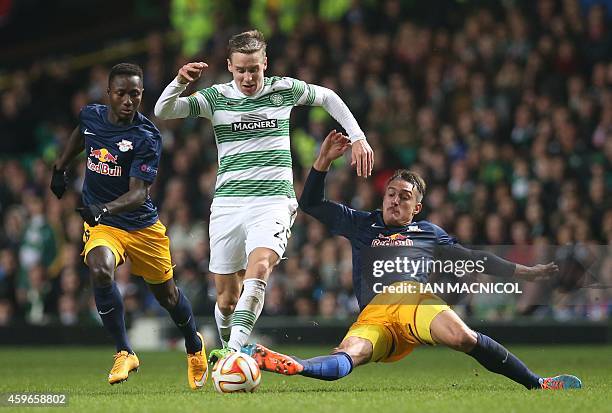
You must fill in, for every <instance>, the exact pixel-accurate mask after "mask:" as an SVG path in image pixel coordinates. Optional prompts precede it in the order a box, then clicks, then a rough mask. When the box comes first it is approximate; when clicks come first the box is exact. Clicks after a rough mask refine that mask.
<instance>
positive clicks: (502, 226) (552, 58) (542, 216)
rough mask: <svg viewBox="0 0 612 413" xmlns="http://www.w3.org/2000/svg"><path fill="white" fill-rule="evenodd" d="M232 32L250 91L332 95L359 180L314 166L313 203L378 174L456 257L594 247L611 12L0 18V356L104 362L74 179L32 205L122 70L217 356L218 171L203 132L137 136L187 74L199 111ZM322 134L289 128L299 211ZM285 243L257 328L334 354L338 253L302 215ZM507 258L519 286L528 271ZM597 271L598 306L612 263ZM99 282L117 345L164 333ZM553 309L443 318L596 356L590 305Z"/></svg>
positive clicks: (341, 251) (601, 192)
mask: <svg viewBox="0 0 612 413" xmlns="http://www.w3.org/2000/svg"><path fill="white" fill-rule="evenodd" d="M58 10H59V11H61V12H58ZM252 27H257V28H259V29H261V30H262V31H264V33H265V34H266V38H267V40H268V59H269V66H268V71H267V73H268V75H272V74H274V75H287V76H292V77H297V78H300V79H302V80H305V81H307V82H310V83H316V84H320V85H323V86H326V87H329V88H331V89H333V90H335V91H337V92H338V94H339V95H340V96H341V97H342V98H343V99H344V101H345V102H346V103H347V105H348V106H349V108H350V109H351V111H352V112H353V113H354V114H355V117H356V118H357V119H358V121H359V122H360V124H361V126H362V128H363V130H364V131H365V132H366V135H367V137H368V141H369V142H370V144H371V145H372V147H373V149H374V151H375V155H376V164H375V170H374V175H373V177H372V178H370V179H368V180H362V179H359V178H357V177H356V176H355V173H354V171H352V170H351V168H350V167H349V166H348V165H347V164H346V161H345V162H344V163H343V162H340V163H339V164H336V165H335V166H334V169H333V171H332V173H331V174H330V176H329V178H328V184H327V195H328V197H329V198H331V199H334V200H338V201H342V202H344V203H347V204H350V205H351V206H352V207H354V208H358V209H372V208H376V207H378V206H379V205H378V201H379V199H380V195H381V193H382V192H381V191H382V188H383V187H384V184H385V181H386V179H387V178H388V177H389V176H390V174H391V173H392V171H393V170H394V169H395V168H398V167H405V168H411V169H414V170H417V171H419V172H420V173H421V174H422V175H423V176H424V177H425V180H426V181H427V183H428V193H427V196H426V197H425V201H424V203H425V208H424V211H423V213H422V214H421V216H420V217H421V218H424V219H428V220H430V221H432V222H434V223H436V224H438V225H440V226H442V227H443V228H445V229H446V230H447V231H448V232H449V233H451V234H454V235H456V236H457V238H458V239H459V240H460V241H461V242H462V243H463V244H466V245H518V246H524V245H563V244H566V243H571V242H580V243H585V244H593V245H602V246H606V245H610V243H611V241H612V208H611V206H610V193H611V191H610V188H612V2H610V1H595V0H564V1H553V0H538V1H501V2H488V1H451V0H448V1H444V0H430V1H428V2H420V1H416V0H413V1H411V0H405V1H402V0H386V1H373V0H372V1H368V0H363V1H350V0H337V1H336V0H330V1H326V0H319V1H313V2H302V1H297V0H294V1H290V0H278V1H261V0H252V1H233V2H221V1H219V2H207V1H196V0H192V1H190V0H175V1H162V2H157V1H148V0H133V1H121V2H119V1H98V0H94V1H90V2H81V1H76V0H61V1H57V2H44V1H35V0H29V1H27V0H24V1H11V0H4V1H0V56H1V59H0V94H1V100H0V101H1V107H0V221H1V222H2V227H1V229H0V326H2V327H0V331H4V332H5V333H2V334H0V337H2V338H1V339H0V342H4V343H13V344H16V343H19V342H23V341H24V340H25V341H27V340H28V338H29V339H30V340H34V341H36V340H38V341H40V340H42V339H43V338H41V337H47V339H49V340H51V341H53V336H55V338H57V336H58V332H59V333H60V334H59V335H61V333H62V332H63V331H71V332H73V333H72V334H71V335H70V341H71V342H74V340H76V342H87V341H88V339H89V340H90V341H92V338H95V340H97V342H98V343H104V342H108V343H110V341H109V340H108V338H106V336H105V333H104V331H103V328H102V327H101V323H100V320H99V317H98V315H97V312H96V309H95V305H94V303H93V297H92V294H91V288H90V281H89V277H88V273H87V268H86V267H85V266H84V264H83V263H82V259H81V257H80V256H79V253H80V251H81V247H82V241H81V236H82V220H81V218H80V217H79V215H78V214H77V213H75V212H74V209H75V207H77V206H78V205H79V202H80V196H79V189H80V187H81V184H82V175H83V171H84V157H81V158H80V160H79V161H78V162H76V163H75V164H74V165H73V167H72V168H71V171H70V173H69V176H70V179H71V183H70V188H71V191H70V192H69V193H68V194H67V195H66V196H65V197H64V199H62V200H61V201H58V200H56V199H55V197H54V196H53V195H52V194H51V192H50V191H49V190H48V184H49V181H50V175H51V173H50V165H51V163H52V162H53V160H54V159H55V157H56V156H57V153H58V152H57V151H58V149H59V148H61V147H62V145H64V144H65V142H66V140H67V138H68V136H69V133H70V131H71V130H72V129H73V128H74V126H75V125H76V123H77V116H78V112H79V109H80V108H81V107H82V106H83V105H85V104H87V103H89V102H104V101H105V96H106V86H107V76H108V70H109V68H110V67H111V66H112V65H113V64H115V63H117V62H121V61H129V62H136V63H139V64H141V65H142V67H143V68H144V73H145V79H144V83H145V95H144V100H143V104H142V106H141V111H142V113H144V114H145V115H147V116H149V117H150V118H151V119H153V120H154V122H155V123H156V124H157V125H158V127H159V128H160V130H161V131H162V135H163V138H164V152H163V156H162V162H161V165H160V172H159V177H158V179H157V181H156V183H155V184H154V186H153V190H152V196H153V198H154V200H155V202H156V203H157V205H158V206H159V209H160V212H161V219H162V221H163V222H164V223H165V225H166V226H167V228H168V235H169V237H170V240H171V248H172V255H173V259H174V261H175V263H176V268H175V274H176V280H177V283H178V285H179V286H180V287H181V288H183V291H184V292H185V293H186V295H187V296H188V297H189V299H190V300H191V302H192V304H193V307H194V311H195V312H196V314H197V315H198V316H199V317H201V321H202V322H201V324H203V325H204V324H205V325H206V326H208V332H209V336H214V335H215V334H216V333H215V332H214V330H213V328H212V326H213V323H214V321H213V320H212V319H210V318H209V317H210V316H211V315H212V311H213V306H214V285H213V283H212V279H211V278H210V277H208V265H207V264H208V238H207V231H208V230H207V221H208V216H209V206H210V203H211V200H212V193H213V188H214V182H215V177H216V161H217V155H216V149H215V145H214V136H213V132H212V127H211V125H210V123H209V122H208V121H207V120H205V119H188V120H178V121H162V120H160V119H156V118H155V117H154V115H153V105H154V103H155V101H156V99H157V97H158V96H159V95H160V93H161V91H162V90H163V88H164V87H165V85H166V84H167V83H168V82H170V80H171V79H172V78H173V77H174V76H175V75H176V71H177V70H178V68H179V67H180V66H181V65H182V64H184V63H185V62H188V61H193V60H203V61H205V62H207V63H208V65H209V69H208V70H207V71H206V72H205V74H204V76H203V78H202V80H201V82H200V83H199V84H198V85H197V89H199V88H202V87H205V86H208V85H211V84H213V83H222V82H227V81H229V80H230V79H231V77H230V74H229V73H228V72H227V70H226V63H225V59H226V51H225V47H226V44H227V40H228V38H229V36H230V35H231V34H234V33H236V32H239V31H242V30H245V29H249V28H252ZM191 90H192V91H194V90H196V88H194V87H192V88H191ZM333 127H336V124H335V123H334V122H333V120H332V119H331V118H329V117H328V116H327V115H326V113H325V112H324V111H322V109H320V108H296V109H295V110H294V113H293V117H292V132H291V137H292V152H293V162H294V171H295V187H296V192H297V193H298V194H299V193H300V191H301V186H302V184H303V182H304V177H305V176H306V174H307V173H308V170H309V168H310V165H311V163H312V161H313V160H314V156H315V154H316V152H317V146H318V145H319V144H320V142H321V140H322V138H323V137H324V136H325V135H326V133H327V131H328V130H330V129H332V128H333ZM292 232H293V236H292V238H291V242H290V244H289V247H288V251H287V256H288V259H287V260H285V261H283V262H282V264H281V265H280V266H279V267H278V268H277V269H276V270H275V271H274V273H273V276H272V280H271V282H270V283H269V286H268V292H267V296H266V301H265V307H264V310H263V317H262V320H261V321H260V322H259V323H258V327H259V326H262V327H265V326H267V328H268V330H267V331H268V332H269V333H270V334H272V335H276V336H278V337H281V339H282V337H283V336H285V337H286V338H288V339H289V338H290V337H289V336H291V338H292V339H294V340H297V339H302V336H303V335H305V334H308V335H309V336H310V338H311V339H312V337H315V338H314V340H319V339H320V340H322V341H326V339H325V337H326V336H325V334H324V333H322V332H324V331H326V330H325V326H331V327H330V328H331V330H330V331H331V333H329V335H328V336H327V338H329V339H330V341H333V340H335V339H336V338H337V337H336V336H337V335H338V334H341V332H342V330H343V329H344V328H346V326H348V325H349V323H350V322H351V321H352V319H353V318H354V316H355V315H356V313H357V311H358V308H357V305H356V300H355V298H354V297H353V296H352V287H351V250H350V245H349V244H348V242H347V241H346V240H344V239H342V238H331V237H329V236H328V234H327V233H326V231H325V229H324V228H323V227H322V226H321V225H320V224H319V223H317V222H315V221H314V220H312V219H310V218H309V217H307V216H305V214H303V213H300V214H299V215H298V218H297V220H296V222H295V225H294V227H293V230H292ZM514 258H515V259H517V260H519V262H522V263H524V264H529V263H530V262H532V261H533V260H534V259H535V257H533V256H530V255H529V254H527V255H521V256H515V257H514ZM603 267H604V271H603V272H602V273H603V274H607V276H608V277H609V278H608V279H607V280H604V281H607V283H608V285H610V284H612V270H610V268H612V257H608V258H607V259H606V260H605V262H604V264H603ZM606 268H607V270H605V269H606ZM116 281H117V283H118V285H119V289H120V291H121V292H122V294H123V296H124V299H125V308H126V317H127V319H128V324H129V325H130V326H132V327H134V326H141V327H142V328H140V329H139V331H146V330H147V328H148V329H149V330H155V328H154V326H158V325H165V324H164V323H166V322H167V321H168V320H165V319H166V318H167V316H166V314H165V312H164V311H163V309H162V308H161V307H159V306H158V305H157V303H156V302H155V300H154V298H153V297H152V295H151V294H149V293H148V292H147V290H146V287H145V286H144V284H143V282H142V280H140V279H139V278H135V277H131V276H130V271H129V265H124V266H122V267H120V268H119V269H118V271H117V273H116ZM554 287H555V286H554V285H553V286H552V288H554ZM563 297H564V295H563V292H561V291H558V292H556V293H555V295H554V296H553V298H554V299H553V305H552V306H546V307H537V306H531V305H526V304H525V303H522V302H520V300H512V299H507V298H506V299H497V298H496V299H490V297H483V298H482V299H479V298H478V297H475V298H472V299H470V300H466V301H464V302H463V303H462V305H461V306H459V307H457V308H458V311H460V312H461V313H462V314H464V315H465V316H467V318H468V320H470V321H471V322H476V323H481V324H483V323H484V326H487V325H488V326H495V325H500V323H501V324H504V323H508V324H511V325H519V324H520V325H524V326H525V325H526V326H527V330H524V331H523V334H524V335H525V337H523V338H524V339H526V338H528V337H527V335H529V334H533V331H530V326H532V325H534V324H533V323H539V324H540V325H542V324H546V323H548V325H551V326H552V327H551V329H550V330H540V331H548V332H544V333H542V334H544V337H547V338H550V337H551V334H552V335H553V336H554V335H555V334H560V331H561V330H562V329H561V328H559V326H569V325H572V326H577V328H578V330H575V331H576V332H575V337H574V341H575V340H576V337H580V334H581V333H580V331H582V332H583V333H582V339H585V336H584V331H585V330H584V328H587V329H588V328H589V326H596V327H597V328H599V330H597V331H598V333H595V335H594V336H593V337H596V338H594V340H595V341H600V342H601V341H610V340H612V338H611V337H612V334H611V333H610V331H611V330H610V323H609V320H610V316H611V314H612V297H611V295H610V292H609V290H603V291H599V292H598V293H597V294H584V295H583V296H582V297H581V300H582V301H581V302H580V305H577V306H570V305H566V304H565V303H564V300H563ZM145 320H146V322H147V323H149V324H146V323H144V324H143V322H144V321H145ZM151 320H153V321H151ZM155 320H158V321H155ZM151 323H153V324H151ZM156 323H161V324H156ZM33 326H35V327H36V328H34V329H33V328H32V327H33ZM60 326H61V327H62V328H58V327H60ZM168 326H169V331H170V330H172V328H171V325H170V324H168ZM602 326H603V327H602ZM308 328H310V330H308ZM580 328H582V330H580ZM601 328H603V329H604V330H601ZM292 329H293V330H292ZM256 330H257V328H256ZM312 330H315V332H313V331H312ZM563 330H565V328H563ZM40 331H47V334H46V335H37V333H36V332H40ZM288 331H291V333H288ZM299 331H304V332H306V333H302V334H300V333H299ZM309 331H310V332H309ZM606 331H607V332H606ZM9 332H10V333H9ZM15 332H17V333H15ZM24 332H28V333H27V334H25V333H24ZM526 332H527V333H526ZM24 334H25V335H24ZM168 334H173V333H172V332H169V333H168ZM587 336H588V335H587ZM331 337H333V338H331ZM162 338H163V337H162ZM513 338H514V339H520V337H516V336H513ZM145 341H146V340H145ZM570 341H571V340H570ZM150 343H151V342H150ZM155 343H157V342H155ZM164 343H166V344H167V342H166V341H164Z"/></svg>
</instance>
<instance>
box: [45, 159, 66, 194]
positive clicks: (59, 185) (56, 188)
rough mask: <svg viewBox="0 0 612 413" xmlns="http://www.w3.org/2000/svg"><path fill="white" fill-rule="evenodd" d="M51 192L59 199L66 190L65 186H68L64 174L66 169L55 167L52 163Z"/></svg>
mask: <svg viewBox="0 0 612 413" xmlns="http://www.w3.org/2000/svg"><path fill="white" fill-rule="evenodd" d="M49 187H50V188H51V192H53V193H54V194H55V196H56V197H57V199H61V198H62V196H63V195H64V192H66V188H67V187H68V177H67V176H66V170H64V169H57V167H56V166H55V165H53V176H52V177H51V185H50V186H49Z"/></svg>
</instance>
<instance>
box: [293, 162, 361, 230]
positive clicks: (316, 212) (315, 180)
mask: <svg viewBox="0 0 612 413" xmlns="http://www.w3.org/2000/svg"><path fill="white" fill-rule="evenodd" d="M326 175H327V172H321V171H317V170H316V169H314V168H312V169H311V170H310V173H309V174H308V178H306V183H305V184H304V190H303V191H302V196H301V197H300V199H299V204H300V208H302V211H304V212H305V213H307V214H308V215H310V216H312V217H314V218H316V219H318V220H319V221H321V222H322V223H323V224H325V226H326V227H327V228H328V229H329V231H330V232H331V233H332V234H334V235H342V236H344V237H347V238H351V237H352V236H353V234H354V233H355V229H356V227H357V223H358V222H359V219H361V218H364V217H366V216H369V213H367V212H363V211H357V210H355V209H352V208H349V207H347V206H346V205H342V204H338V203H336V202H332V201H328V200H326V199H325V194H324V192H325V176H326Z"/></svg>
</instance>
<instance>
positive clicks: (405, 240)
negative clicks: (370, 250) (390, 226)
mask: <svg viewBox="0 0 612 413" xmlns="http://www.w3.org/2000/svg"><path fill="white" fill-rule="evenodd" d="M411 245H413V242H412V240H411V239H410V238H409V237H407V236H406V235H403V234H399V233H398V234H391V235H383V234H378V238H375V239H373V240H372V246H373V247H409V246H411Z"/></svg>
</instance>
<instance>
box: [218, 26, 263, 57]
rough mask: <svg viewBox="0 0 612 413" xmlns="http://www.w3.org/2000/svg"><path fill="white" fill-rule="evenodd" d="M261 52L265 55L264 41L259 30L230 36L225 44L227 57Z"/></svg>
mask: <svg viewBox="0 0 612 413" xmlns="http://www.w3.org/2000/svg"><path fill="white" fill-rule="evenodd" d="M260 50H261V51H262V52H263V54H264V56H265V55H266V39H265V38H264V35H263V33H262V32H260V31H259V30H249V31H247V32H242V33H238V34H235V35H233V36H232V38H231V39H230V40H229V43H228V44H227V56H228V57H232V53H244V54H251V53H255V52H258V51H260Z"/></svg>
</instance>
